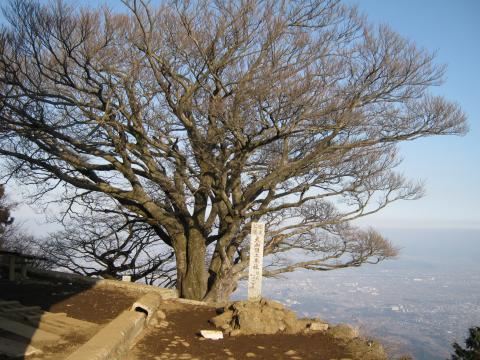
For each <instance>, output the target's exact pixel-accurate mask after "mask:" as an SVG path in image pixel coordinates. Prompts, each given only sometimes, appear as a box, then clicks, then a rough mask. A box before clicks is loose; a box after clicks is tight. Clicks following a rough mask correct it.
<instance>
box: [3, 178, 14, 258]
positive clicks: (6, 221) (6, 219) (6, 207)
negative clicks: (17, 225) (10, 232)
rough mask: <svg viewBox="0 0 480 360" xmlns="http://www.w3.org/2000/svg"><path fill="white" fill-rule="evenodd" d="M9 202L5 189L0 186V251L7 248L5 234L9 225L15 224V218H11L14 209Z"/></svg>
mask: <svg viewBox="0 0 480 360" xmlns="http://www.w3.org/2000/svg"><path fill="white" fill-rule="evenodd" d="M12 206H13V205H12V204H10V203H9V202H8V200H7V197H6V194H5V187H4V186H3V185H0V250H1V249H2V248H3V247H4V246H5V243H6V241H5V236H6V234H5V232H6V230H7V229H8V225H10V224H11V223H12V222H13V218H12V217H11V216H10V210H11V208H12Z"/></svg>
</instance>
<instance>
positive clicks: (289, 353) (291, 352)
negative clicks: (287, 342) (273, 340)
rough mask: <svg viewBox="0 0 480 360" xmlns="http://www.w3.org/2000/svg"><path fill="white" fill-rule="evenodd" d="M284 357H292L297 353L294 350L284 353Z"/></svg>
mask: <svg viewBox="0 0 480 360" xmlns="http://www.w3.org/2000/svg"><path fill="white" fill-rule="evenodd" d="M284 354H285V355H288V356H292V355H297V352H296V351H295V350H288V351H285V353H284Z"/></svg>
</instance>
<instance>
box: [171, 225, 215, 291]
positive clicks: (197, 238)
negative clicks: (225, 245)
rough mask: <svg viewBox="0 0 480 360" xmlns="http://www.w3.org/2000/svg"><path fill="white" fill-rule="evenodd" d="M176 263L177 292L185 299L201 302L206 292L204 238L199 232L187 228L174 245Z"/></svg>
mask: <svg viewBox="0 0 480 360" xmlns="http://www.w3.org/2000/svg"><path fill="white" fill-rule="evenodd" d="M174 249H175V255H176V262H177V290H178V292H179V296H180V297H182V298H186V299H193V300H202V299H203V298H204V297H205V294H206V292H207V271H206V266H205V251H206V245H205V238H204V237H203V236H202V234H201V233H200V231H199V230H197V229H195V228H192V227H189V228H188V229H187V230H186V234H182V235H180V236H178V237H177V238H176V240H175V244H174Z"/></svg>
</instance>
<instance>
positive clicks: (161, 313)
mask: <svg viewBox="0 0 480 360" xmlns="http://www.w3.org/2000/svg"><path fill="white" fill-rule="evenodd" d="M157 318H158V319H159V320H164V319H166V318H167V316H166V315H165V313H164V312H163V311H162V310H157Z"/></svg>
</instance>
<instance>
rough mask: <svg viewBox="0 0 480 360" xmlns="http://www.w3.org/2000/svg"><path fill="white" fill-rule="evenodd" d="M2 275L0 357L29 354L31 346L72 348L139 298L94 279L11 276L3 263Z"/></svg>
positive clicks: (58, 349) (1, 359) (48, 349)
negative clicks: (86, 281)
mask: <svg viewBox="0 0 480 360" xmlns="http://www.w3.org/2000/svg"><path fill="white" fill-rule="evenodd" d="M0 275H2V277H1V278H0V360H6V359H12V358H14V359H26V358H27V357H26V355H25V354H26V353H27V352H28V351H31V350H32V346H33V347H35V348H37V349H39V350H42V351H44V355H45V356H46V357H48V356H47V354H48V353H49V352H50V353H51V352H53V353H55V352H62V351H63V352H65V351H66V352H68V351H69V349H74V348H75V347H76V346H79V344H82V343H84V342H86V341H87V340H88V338H89V337H90V336H92V335H93V334H94V333H95V332H96V331H98V328H99V327H100V326H99V325H101V324H105V323H108V322H109V321H110V320H112V319H114V318H115V317H116V316H117V315H119V314H120V313H121V312H122V311H123V310H126V309H128V308H129V307H130V306H131V305H132V303H133V302H134V301H135V300H136V298H135V296H134V295H132V294H126V293H124V292H121V291H118V290H114V289H107V288H102V287H96V286H95V283H80V282H70V281H68V280H58V279H56V280H52V279H47V278H35V277H31V278H28V279H24V280H22V281H8V280H7V278H6V276H5V272H4V271H3V273H2V270H1V269H0ZM2 304H3V305H2ZM90 325H91V326H90ZM62 326H63V327H64V329H63V330H62ZM68 327H70V328H68ZM2 348H3V350H2ZM5 349H7V350H8V349H10V355H9V356H7V355H6V353H8V351H7V350H5ZM45 350H46V351H45ZM2 353H3V354H2ZM14 353H17V354H18V356H16V357H13V354H14ZM39 358H41V357H39ZM60 358H62V357H60Z"/></svg>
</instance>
